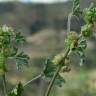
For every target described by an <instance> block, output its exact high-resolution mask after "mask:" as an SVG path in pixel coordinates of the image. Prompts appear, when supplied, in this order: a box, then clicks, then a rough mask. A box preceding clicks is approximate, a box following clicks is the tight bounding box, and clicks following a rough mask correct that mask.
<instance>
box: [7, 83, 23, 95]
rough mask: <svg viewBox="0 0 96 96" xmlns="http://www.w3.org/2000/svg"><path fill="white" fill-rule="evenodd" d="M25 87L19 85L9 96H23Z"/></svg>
mask: <svg viewBox="0 0 96 96" xmlns="http://www.w3.org/2000/svg"><path fill="white" fill-rule="evenodd" d="M23 91H24V90H23V86H22V84H21V83H19V84H18V85H17V86H16V88H15V89H13V90H12V91H11V92H10V93H9V94H8V96H22V92H23Z"/></svg>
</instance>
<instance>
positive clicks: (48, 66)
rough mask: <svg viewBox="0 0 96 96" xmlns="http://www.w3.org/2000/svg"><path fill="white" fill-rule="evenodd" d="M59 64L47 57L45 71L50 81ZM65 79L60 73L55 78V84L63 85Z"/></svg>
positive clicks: (45, 75)
mask: <svg viewBox="0 0 96 96" xmlns="http://www.w3.org/2000/svg"><path fill="white" fill-rule="evenodd" d="M57 67H58V66H57V65H55V64H53V63H52V62H51V61H50V59H47V60H46V62H45V69H44V71H43V73H44V77H45V78H46V79H47V80H48V81H50V80H51V79H52V78H53V75H54V73H55V71H56V69H57ZM64 82H65V80H64V79H63V77H62V76H61V75H60V74H59V73H58V75H57V78H56V80H55V84H56V85H58V86H59V87H61V86H62V83H64Z"/></svg>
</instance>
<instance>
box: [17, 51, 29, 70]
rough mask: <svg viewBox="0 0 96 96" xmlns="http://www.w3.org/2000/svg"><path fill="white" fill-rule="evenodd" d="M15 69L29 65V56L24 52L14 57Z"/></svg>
mask: <svg viewBox="0 0 96 96" xmlns="http://www.w3.org/2000/svg"><path fill="white" fill-rule="evenodd" d="M15 59H16V65H17V69H21V68H22V66H23V65H25V66H27V65H28V63H29V56H28V55H27V54H25V53H24V52H20V53H18V54H17V55H16V56H15Z"/></svg>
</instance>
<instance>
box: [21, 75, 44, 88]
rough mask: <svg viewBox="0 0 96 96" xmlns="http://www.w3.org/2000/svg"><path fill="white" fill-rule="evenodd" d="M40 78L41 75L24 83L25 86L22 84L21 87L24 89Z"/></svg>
mask: <svg viewBox="0 0 96 96" xmlns="http://www.w3.org/2000/svg"><path fill="white" fill-rule="evenodd" d="M41 77H42V74H40V75H38V76H36V77H35V78H33V79H31V80H29V81H28V82H26V83H25V84H23V87H26V86H27V85H29V84H30V83H32V82H35V81H36V80H38V79H40V78H41Z"/></svg>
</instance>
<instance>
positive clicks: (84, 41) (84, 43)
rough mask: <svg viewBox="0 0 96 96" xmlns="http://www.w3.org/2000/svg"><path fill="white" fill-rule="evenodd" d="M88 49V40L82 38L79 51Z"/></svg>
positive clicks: (79, 42)
mask: <svg viewBox="0 0 96 96" xmlns="http://www.w3.org/2000/svg"><path fill="white" fill-rule="evenodd" d="M86 47H87V42H86V39H85V38H83V37H81V38H80V40H79V41H78V50H84V49H86Z"/></svg>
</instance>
